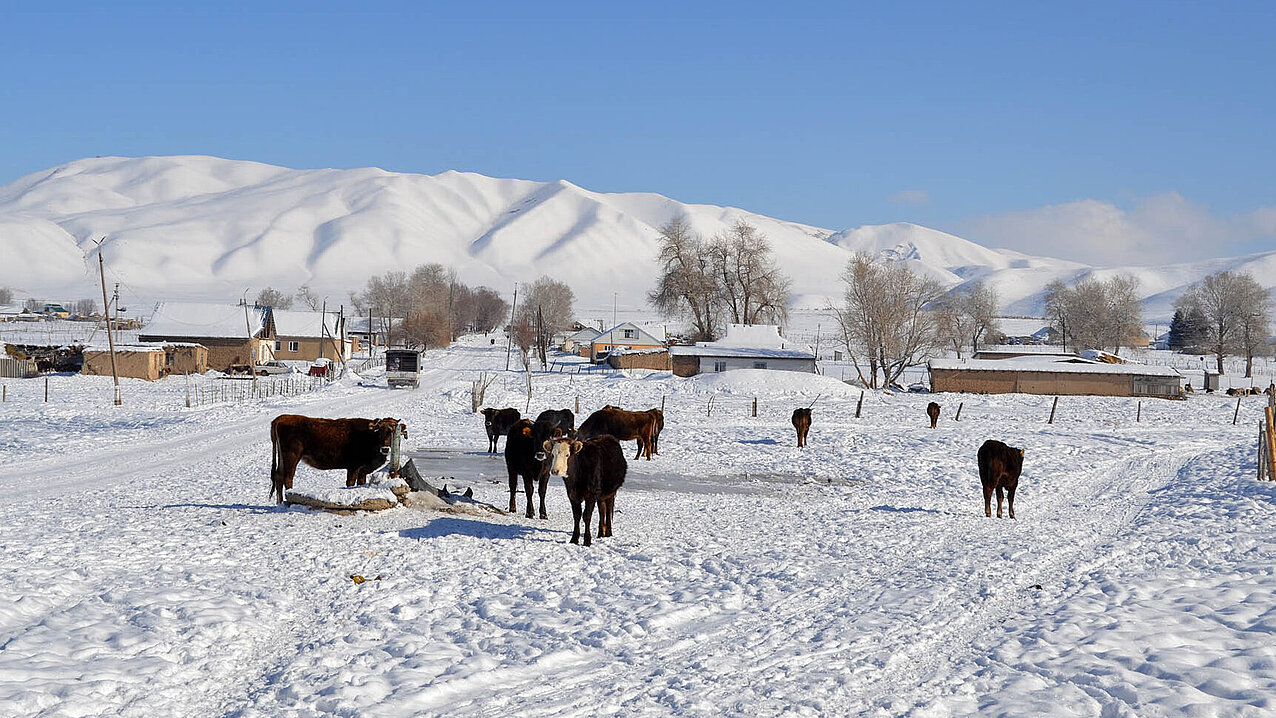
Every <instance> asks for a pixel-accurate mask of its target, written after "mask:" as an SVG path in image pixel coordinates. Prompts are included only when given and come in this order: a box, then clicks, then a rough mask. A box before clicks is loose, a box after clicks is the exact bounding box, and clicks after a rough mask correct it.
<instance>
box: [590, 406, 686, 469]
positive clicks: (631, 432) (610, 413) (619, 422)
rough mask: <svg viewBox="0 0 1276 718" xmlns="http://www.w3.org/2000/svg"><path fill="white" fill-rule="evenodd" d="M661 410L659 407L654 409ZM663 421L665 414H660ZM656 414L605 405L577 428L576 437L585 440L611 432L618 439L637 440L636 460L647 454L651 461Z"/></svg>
mask: <svg viewBox="0 0 1276 718" xmlns="http://www.w3.org/2000/svg"><path fill="white" fill-rule="evenodd" d="M654 411H656V412H659V409H656V410H654ZM660 418H661V420H662V423H663V419H664V415H663V414H661V416H660ZM655 426H656V415H655V414H653V413H651V412H650V411H625V410H624V409H618V408H616V407H614V406H605V407H603V408H601V409H599V410H598V411H595V412H594V413H592V414H590V415H589V418H588V419H585V421H583V422H582V423H581V425H580V428H579V429H577V430H576V438H577V439H580V440H581V441H584V440H585V439H593V438H595V437H598V436H602V435H604V434H611V435H612V436H614V437H616V439H617V440H618V441H635V440H636V441H637V442H638V453H637V454H634V460H637V459H638V457H640V456H643V455H646V457H647V460H648V461H651V453H652V450H651V437H652V434H653V433H654V432H655Z"/></svg>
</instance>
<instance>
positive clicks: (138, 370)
mask: <svg viewBox="0 0 1276 718" xmlns="http://www.w3.org/2000/svg"><path fill="white" fill-rule="evenodd" d="M80 373H81V374H87V375H89V376H110V375H111V352H110V350H109V349H86V350H84V367H83V368H82V369H80ZM115 373H116V374H118V375H119V376H122V377H126V378H129V379H145V380H147V381H155V380H156V379H159V378H160V377H162V376H164V347H162V346H160V345H158V344H149V345H145V344H122V345H118V346H116V347H115Z"/></svg>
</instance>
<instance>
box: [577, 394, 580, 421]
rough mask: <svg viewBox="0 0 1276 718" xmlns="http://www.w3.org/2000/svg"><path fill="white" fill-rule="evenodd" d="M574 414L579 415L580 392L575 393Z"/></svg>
mask: <svg viewBox="0 0 1276 718" xmlns="http://www.w3.org/2000/svg"><path fill="white" fill-rule="evenodd" d="M576 415H577V416H580V394H577V395H576Z"/></svg>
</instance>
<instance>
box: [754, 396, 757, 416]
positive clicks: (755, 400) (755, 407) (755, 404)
mask: <svg viewBox="0 0 1276 718" xmlns="http://www.w3.org/2000/svg"><path fill="white" fill-rule="evenodd" d="M753 418H755V419H756V418H758V398H757V397H756V396H755V397H753Z"/></svg>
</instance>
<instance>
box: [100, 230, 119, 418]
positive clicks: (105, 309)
mask: <svg viewBox="0 0 1276 718" xmlns="http://www.w3.org/2000/svg"><path fill="white" fill-rule="evenodd" d="M105 241H106V237H103V238H101V239H99V240H98V241H97V268H98V272H99V273H100V274H101V276H102V313H103V314H104V315H105V316H106V344H107V346H109V347H110V348H111V379H112V380H113V381H114V382H115V405H116V406H120V405H122V404H123V403H124V400H123V399H122V398H120V374H119V372H118V371H117V370H116V368H115V335H114V334H112V333H111V305H110V304H107V301H106V263H105V262H104V261H103V260H102V243H103V242H105Z"/></svg>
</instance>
